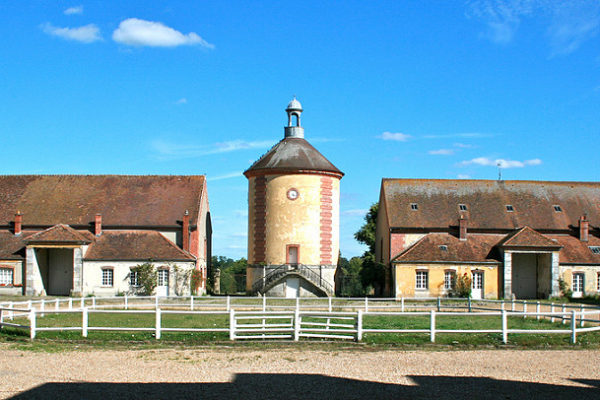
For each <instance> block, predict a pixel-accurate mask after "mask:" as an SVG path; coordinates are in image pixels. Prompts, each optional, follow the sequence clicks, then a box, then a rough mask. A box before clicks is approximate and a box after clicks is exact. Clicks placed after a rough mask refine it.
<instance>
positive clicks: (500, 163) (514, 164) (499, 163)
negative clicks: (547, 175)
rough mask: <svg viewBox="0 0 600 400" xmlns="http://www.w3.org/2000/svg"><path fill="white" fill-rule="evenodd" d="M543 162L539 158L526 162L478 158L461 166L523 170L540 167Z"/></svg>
mask: <svg viewBox="0 0 600 400" xmlns="http://www.w3.org/2000/svg"><path fill="white" fill-rule="evenodd" d="M541 163H542V160H540V159H539V158H534V159H532V160H525V161H515V160H505V159H503V158H498V159H495V160H492V159H490V158H487V157H477V158H473V159H472V160H467V161H462V162H461V163H460V165H473V164H475V165H483V166H486V167H500V168H523V167H526V166H534V165H540V164H541Z"/></svg>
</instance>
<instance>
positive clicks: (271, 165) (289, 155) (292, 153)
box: [244, 137, 344, 177]
mask: <svg viewBox="0 0 600 400" xmlns="http://www.w3.org/2000/svg"><path fill="white" fill-rule="evenodd" d="M269 170H277V171H283V172H286V171H288V172H296V171H323V172H331V173H334V174H338V175H340V176H343V175H344V174H343V173H342V171H340V170H339V169H337V168H336V167H335V166H334V165H333V164H332V163H331V162H330V161H329V160H327V159H326V158H325V157H324V156H323V155H322V154H321V153H319V151H318V150H317V149H315V148H314V147H313V146H312V145H311V144H310V143H308V142H307V141H306V140H305V139H302V138H295V137H287V138H285V139H283V140H281V141H280V142H279V143H277V144H276V145H275V146H273V147H272V148H271V150H269V151H268V152H267V153H266V154H265V155H263V156H262V157H261V158H260V159H259V160H258V161H256V162H255V163H254V164H252V166H251V167H250V168H248V169H247V170H246V171H245V172H244V175H246V176H247V177H248V176H251V175H253V174H255V173H261V172H266V171H269Z"/></svg>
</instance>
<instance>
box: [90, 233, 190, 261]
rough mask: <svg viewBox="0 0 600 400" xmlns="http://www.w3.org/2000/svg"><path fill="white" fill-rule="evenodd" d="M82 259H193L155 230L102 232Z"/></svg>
mask: <svg viewBox="0 0 600 400" xmlns="http://www.w3.org/2000/svg"><path fill="white" fill-rule="evenodd" d="M85 259H86V260H154V261H194V260H195V258H194V257H193V256H192V255H190V254H189V253H187V252H185V251H183V250H181V249H180V248H179V247H177V246H176V245H175V244H174V243H173V242H171V241H170V240H169V239H167V238H166V237H164V236H163V235H162V234H161V233H159V232H155V231H104V232H103V233H102V235H100V236H98V237H96V240H95V241H94V242H93V243H92V244H91V245H90V246H89V248H88V250H87V252H86V254H85Z"/></svg>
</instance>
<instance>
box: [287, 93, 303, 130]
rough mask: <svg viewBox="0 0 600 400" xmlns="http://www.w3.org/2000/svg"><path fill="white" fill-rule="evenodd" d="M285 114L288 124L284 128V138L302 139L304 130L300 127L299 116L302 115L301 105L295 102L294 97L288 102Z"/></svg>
mask: <svg viewBox="0 0 600 400" xmlns="http://www.w3.org/2000/svg"><path fill="white" fill-rule="evenodd" d="M285 112H286V113H287V115H288V124H287V126H286V127H285V128H284V131H285V135H284V137H286V138H288V137H296V138H303V137H304V128H302V126H301V125H300V114H302V104H300V102H299V101H298V100H296V96H294V98H293V99H292V101H290V102H289V104H288V105H287V108H286V109H285Z"/></svg>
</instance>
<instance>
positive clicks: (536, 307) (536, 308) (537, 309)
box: [535, 301, 540, 321]
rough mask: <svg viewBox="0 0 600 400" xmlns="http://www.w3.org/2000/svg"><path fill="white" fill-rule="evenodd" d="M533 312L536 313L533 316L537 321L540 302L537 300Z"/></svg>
mask: <svg viewBox="0 0 600 400" xmlns="http://www.w3.org/2000/svg"><path fill="white" fill-rule="evenodd" d="M535 312H536V313H538V314H537V315H536V316H535V319H537V320H538V321H539V319H540V314H539V312H540V302H539V301H538V302H537V303H536V305H535Z"/></svg>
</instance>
